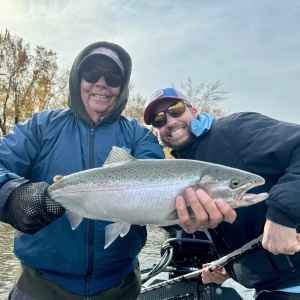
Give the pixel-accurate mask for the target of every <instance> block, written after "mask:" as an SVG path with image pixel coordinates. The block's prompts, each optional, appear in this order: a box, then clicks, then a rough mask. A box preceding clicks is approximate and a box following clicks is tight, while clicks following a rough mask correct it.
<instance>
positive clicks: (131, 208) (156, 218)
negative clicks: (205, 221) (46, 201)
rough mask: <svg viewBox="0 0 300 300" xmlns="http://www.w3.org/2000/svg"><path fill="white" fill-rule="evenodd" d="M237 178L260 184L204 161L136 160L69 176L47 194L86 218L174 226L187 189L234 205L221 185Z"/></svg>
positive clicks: (248, 175)
mask: <svg viewBox="0 0 300 300" xmlns="http://www.w3.org/2000/svg"><path fill="white" fill-rule="evenodd" d="M237 177H238V179H239V182H240V184H246V183H248V182H251V183H255V182H259V181H260V182H261V180H262V178H261V177H259V176H257V175H254V174H251V173H247V172H244V171H241V170H236V169H232V168H228V167H224V166H220V165H213V164H209V163H205V162H200V161H192V160H150V159H149V160H136V159H133V160H130V161H126V162H120V163H115V164H111V165H108V166H105V167H102V168H95V169H90V170H86V171H82V172H78V173H75V174H72V175H69V176H66V177H64V178H63V179H61V180H60V181H59V182H57V183H54V184H53V185H52V186H50V187H49V188H48V192H49V195H50V196H51V198H53V199H54V200H55V201H57V202H58V203H60V204H61V205H62V206H63V207H65V208H66V209H68V210H70V211H72V212H76V213H77V214H79V215H81V216H83V217H85V218H90V219H96V220H108V221H114V222H116V221H122V222H127V223H130V224H139V225H145V224H155V225H171V224H176V223H177V222H178V220H166V219H165V218H166V217H167V216H168V215H169V214H170V213H171V212H173V211H174V210H175V209H176V207H175V199H176V197H177V196H178V195H183V196H184V194H185V189H186V188H187V187H189V186H192V187H194V188H197V187H199V186H201V187H205V189H206V190H208V191H210V192H211V193H212V194H214V193H218V192H219V195H221V196H224V199H225V200H226V201H228V202H230V201H232V199H229V197H230V196H232V195H227V194H226V193H228V189H227V190H226V192H224V191H222V186H221V182H222V181H224V182H226V184H227V185H228V182H229V183H230V181H231V179H234V178H237ZM207 178H208V179H207ZM214 178H215V179H214ZM200 181H201V183H200ZM261 184H262V183H261ZM223 190H224V189H223ZM229 192H230V191H229ZM230 193H231V192H230ZM216 195H218V194H216ZM227 196H228V199H226V197H227Z"/></svg>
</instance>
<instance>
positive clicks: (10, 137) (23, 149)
mask: <svg viewBox="0 0 300 300" xmlns="http://www.w3.org/2000/svg"><path fill="white" fill-rule="evenodd" d="M60 111H61V110H53V111H45V112H41V113H37V114H34V115H33V117H32V119H29V120H28V121H27V122H25V123H22V124H17V125H15V127H14V128H13V130H12V131H11V132H10V133H9V134H7V135H6V136H4V137H2V138H1V140H0V187H2V186H3V184H5V183H6V182H7V181H9V180H14V179H17V178H19V177H24V178H27V179H30V177H31V170H32V166H33V164H34V162H35V160H36V158H37V157H38V155H39V153H40V149H41V147H42V146H43V145H42V140H43V138H44V137H43V132H45V130H46V128H47V126H48V124H49V123H50V121H51V119H52V118H53V117H54V116H56V115H57V114H58V113H59V112H60Z"/></svg>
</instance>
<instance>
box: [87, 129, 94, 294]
mask: <svg viewBox="0 0 300 300" xmlns="http://www.w3.org/2000/svg"><path fill="white" fill-rule="evenodd" d="M94 132H95V129H94V128H91V138H90V153H89V155H90V164H89V168H90V169H92V168H94V139H95V137H94ZM87 229H88V235H89V236H88V269H87V277H86V286H85V294H86V296H89V295H90V292H91V284H90V281H91V275H92V272H93V264H94V221H93V220H88V225H87Z"/></svg>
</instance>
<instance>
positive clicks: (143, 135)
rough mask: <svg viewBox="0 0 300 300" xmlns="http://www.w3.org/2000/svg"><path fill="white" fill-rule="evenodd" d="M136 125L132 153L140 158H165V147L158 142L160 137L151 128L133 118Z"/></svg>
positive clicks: (132, 121) (133, 123)
mask: <svg viewBox="0 0 300 300" xmlns="http://www.w3.org/2000/svg"><path fill="white" fill-rule="evenodd" d="M131 123H132V125H133V126H134V127H135V129H134V130H132V132H134V137H133V138H134V152H133V153H132V155H133V156H134V157H135V158H139V159H161V158H165V155H164V152H163V147H162V146H161V145H160V144H159V143H158V138H157V136H155V135H154V134H153V133H152V132H151V131H150V130H148V129H147V128H146V127H144V126H143V125H141V124H140V123H139V122H138V121H136V120H131Z"/></svg>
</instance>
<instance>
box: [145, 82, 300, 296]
mask: <svg viewBox="0 0 300 300" xmlns="http://www.w3.org/2000/svg"><path fill="white" fill-rule="evenodd" d="M144 120H145V123H146V124H149V125H150V124H152V126H153V127H154V128H155V129H156V130H157V132H158V134H159V137H160V139H161V141H162V143H163V144H164V145H166V146H168V147H171V148H173V151H172V152H171V154H172V155H173V156H174V157H175V158H178V159H180V158H186V159H195V160H202V161H207V162H210V163H216V164H221V165H226V166H229V167H234V168H238V169H242V170H245V171H248V172H252V173H255V174H258V175H260V176H262V177H264V179H265V184H264V185H263V186H260V187H256V188H255V189H253V192H254V193H262V192H268V193H269V198H268V199H267V200H266V201H262V202H260V203H257V204H255V205H251V206H247V207H242V208H238V209H236V219H235V221H234V222H233V223H232V224H229V223H228V222H222V223H220V224H219V225H217V224H216V228H214V229H209V232H210V235H211V237H212V239H213V242H214V244H215V246H216V248H217V250H218V253H219V255H220V256H224V255H227V254H228V253H230V252H232V251H234V250H236V249H238V248H240V247H241V246H243V245H244V244H246V243H247V242H249V241H251V240H253V239H255V238H257V237H258V236H259V235H261V234H262V233H263V234H264V236H263V241H262V245H263V247H260V248H256V249H255V250H253V251H251V252H250V253H249V254H247V255H245V256H243V257H241V258H239V259H236V260H235V261H234V262H232V263H230V264H228V265H226V266H225V268H226V271H227V273H228V274H229V275H230V277H231V278H233V279H234V280H236V281H237V282H239V283H241V284H242V285H244V286H245V287H247V288H255V289H256V291H257V293H258V297H257V299H260V300H261V299H264V300H265V299H274V300H275V299H290V300H295V299H300V252H299V250H300V235H299V231H300V226H299V223H300V208H299V207H300V206H299V199H300V189H299V187H300V126H299V125H297V124H292V123H287V122H282V121H278V120H274V119H272V118H269V117H266V116H263V115H260V114H258V113H251V112H249V113H236V114H232V115H230V116H228V117H224V118H221V119H218V120H216V119H215V117H214V116H212V115H209V114H205V113H201V114H199V113H198V111H197V109H196V108H194V107H192V105H191V104H190V103H189V101H188V100H187V98H186V97H185V96H184V95H183V94H181V93H180V92H178V91H177V90H175V89H173V88H166V89H161V90H158V91H156V92H155V93H154V94H153V95H152V96H151V98H150V100H149V105H148V106H147V108H146V110H145V112H144ZM188 193H189V195H187V196H188V200H189V202H190V204H191V207H192V209H193V211H194V213H195V216H196V219H195V220H193V219H191V218H190V217H189V214H188V212H187V209H186V203H185V199H184V198H178V199H177V210H178V215H179V219H180V223H181V225H182V226H183V228H185V230H186V231H188V232H194V231H196V230H202V231H203V230H205V229H206V228H205V226H203V225H205V222H206V224H209V223H210V222H211V214H210V213H209V212H208V211H207V210H205V206H206V207H209V206H212V207H214V206H216V205H217V206H218V207H219V208H220V207H222V203H220V199H218V200H217V201H218V202H219V203H217V204H216V203H214V202H213V200H212V199H211V198H210V197H209V196H208V195H207V194H205V193H204V191H201V190H198V191H196V192H195V191H193V190H192V189H190V190H189V192H188ZM220 214H221V213H220ZM233 214H234V211H233V210H231V211H230V210H227V213H226V214H225V215H224V216H226V217H227V218H228V216H231V217H230V218H234V215H233ZM213 218H214V219H216V216H214V217H213ZM217 218H220V216H219V217H217ZM225 220H226V218H225ZM199 225H200V226H199ZM227 277H228V275H227V274H225V273H224V272H222V270H221V271H220V272H213V273H211V272H210V271H208V270H206V271H204V272H203V282H205V283H208V282H210V281H214V282H216V283H219V284H220V283H222V281H224V280H225V279H226V278H227Z"/></svg>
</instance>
